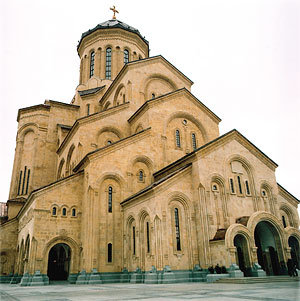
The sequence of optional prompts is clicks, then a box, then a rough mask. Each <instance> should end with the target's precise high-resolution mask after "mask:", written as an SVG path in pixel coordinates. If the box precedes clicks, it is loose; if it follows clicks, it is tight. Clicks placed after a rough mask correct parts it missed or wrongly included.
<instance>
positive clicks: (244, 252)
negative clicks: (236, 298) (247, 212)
mask: <svg viewBox="0 0 300 301" xmlns="http://www.w3.org/2000/svg"><path fill="white" fill-rule="evenodd" d="M234 245H235V247H236V251H237V263H238V265H239V268H240V270H241V271H242V272H243V273H244V276H245V277H248V276H251V266H250V261H249V254H248V245H247V240H246V238H245V237H244V236H243V235H240V234H238V235H236V236H235V238H234Z"/></svg>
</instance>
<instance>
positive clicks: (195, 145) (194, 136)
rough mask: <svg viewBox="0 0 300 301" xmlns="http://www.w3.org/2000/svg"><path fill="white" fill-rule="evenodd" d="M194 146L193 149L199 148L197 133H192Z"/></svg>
mask: <svg viewBox="0 0 300 301" xmlns="http://www.w3.org/2000/svg"><path fill="white" fill-rule="evenodd" d="M192 146H193V150H196V149H197V140H196V134H195V133H192Z"/></svg>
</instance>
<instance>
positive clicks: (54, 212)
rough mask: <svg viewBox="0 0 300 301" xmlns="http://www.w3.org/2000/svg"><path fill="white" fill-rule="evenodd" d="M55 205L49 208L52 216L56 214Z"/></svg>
mask: <svg viewBox="0 0 300 301" xmlns="http://www.w3.org/2000/svg"><path fill="white" fill-rule="evenodd" d="M57 209H58V208H57V206H52V208H51V215H52V216H57Z"/></svg>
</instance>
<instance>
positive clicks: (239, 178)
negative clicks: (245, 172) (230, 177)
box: [237, 176, 243, 194]
mask: <svg viewBox="0 0 300 301" xmlns="http://www.w3.org/2000/svg"><path fill="white" fill-rule="evenodd" d="M237 180H238V186H239V193H240V194H243V190H242V183H241V177H240V176H237Z"/></svg>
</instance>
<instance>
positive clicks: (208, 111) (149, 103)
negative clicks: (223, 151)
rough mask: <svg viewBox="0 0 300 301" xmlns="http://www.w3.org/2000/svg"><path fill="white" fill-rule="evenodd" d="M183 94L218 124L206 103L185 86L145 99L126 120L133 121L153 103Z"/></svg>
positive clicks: (215, 116)
mask: <svg viewBox="0 0 300 301" xmlns="http://www.w3.org/2000/svg"><path fill="white" fill-rule="evenodd" d="M180 94H181V95H185V96H187V97H188V98H189V99H190V100H192V101H193V102H194V103H195V104H196V105H197V106H198V107H199V108H200V109H201V110H202V111H204V112H205V113H207V114H208V115H209V116H210V118H211V119H212V120H213V121H214V122H216V123H217V124H219V122H220V121H221V119H220V118H219V117H218V116H217V115H216V114H215V113H213V112H212V111H211V110H210V109H209V108H208V107H207V106H206V105H204V104H203V103H202V102H201V101H200V100H199V99H197V98H196V97H195V96H194V95H193V94H192V93H191V92H190V91H189V90H187V89H186V88H181V89H178V90H175V91H172V92H169V93H167V94H164V95H161V96H158V97H156V98H154V99H150V100H147V101H146V102H145V103H144V104H143V105H142V106H141V107H140V108H139V109H138V110H137V111H136V112H135V113H134V114H133V115H132V116H131V117H130V118H129V119H128V122H129V123H131V122H133V121H134V120H135V119H136V118H139V117H141V116H142V115H143V114H144V113H145V112H146V111H147V110H148V109H149V108H151V107H152V106H154V105H155V104H158V103H160V102H163V101H166V100H168V99H171V98H172V97H174V96H178V95H180Z"/></svg>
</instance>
